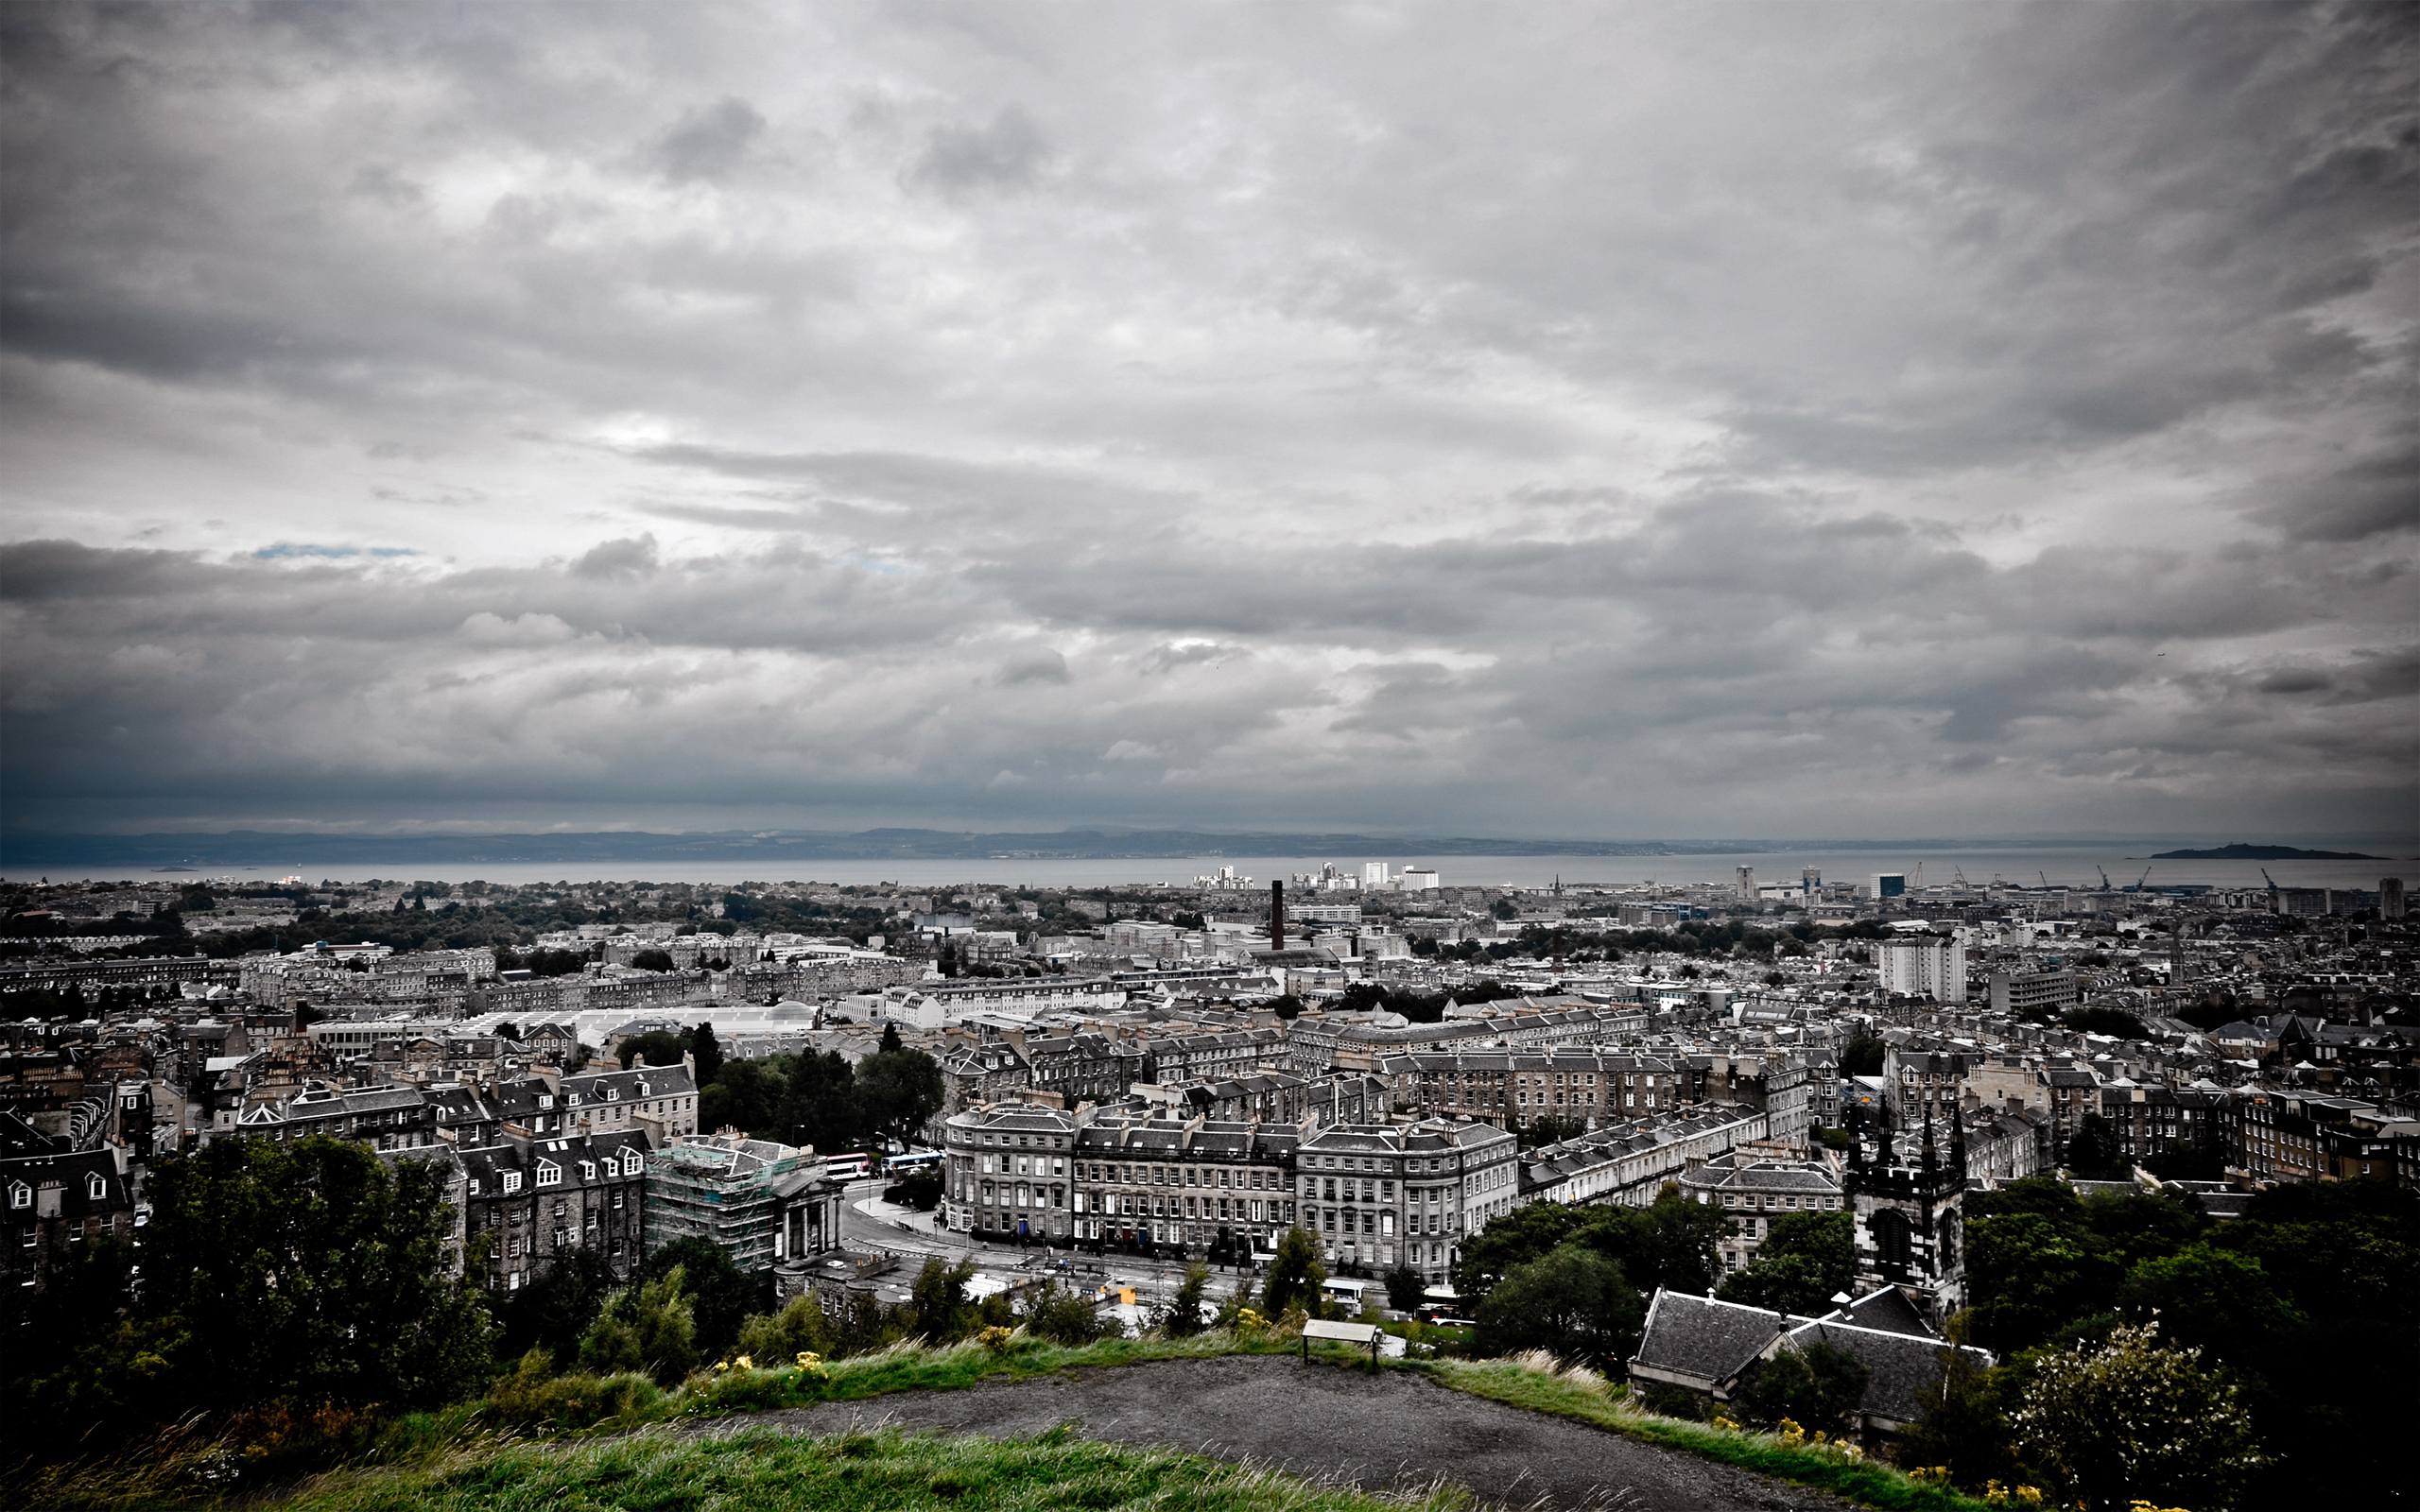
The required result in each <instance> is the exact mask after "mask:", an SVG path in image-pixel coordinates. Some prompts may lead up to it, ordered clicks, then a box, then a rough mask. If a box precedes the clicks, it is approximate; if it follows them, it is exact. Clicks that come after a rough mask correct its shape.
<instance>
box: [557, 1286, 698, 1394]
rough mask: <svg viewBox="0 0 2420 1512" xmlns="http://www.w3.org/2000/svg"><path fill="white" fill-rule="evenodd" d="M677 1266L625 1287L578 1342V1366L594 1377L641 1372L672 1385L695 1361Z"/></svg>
mask: <svg viewBox="0 0 2420 1512" xmlns="http://www.w3.org/2000/svg"><path fill="white" fill-rule="evenodd" d="M683 1280H685V1278H684V1276H683V1271H682V1269H681V1267H680V1266H678V1265H675V1266H673V1267H672V1268H671V1269H670V1270H667V1271H666V1272H665V1273H664V1274H663V1275H661V1276H659V1277H657V1278H656V1279H654V1280H649V1281H644V1282H641V1283H639V1284H637V1285H634V1286H625V1287H623V1288H622V1289H621V1290H620V1291H618V1292H615V1293H614V1296H613V1297H612V1298H611V1299H610V1300H608V1301H607V1302H606V1304H605V1311H604V1312H603V1313H602V1314H600V1315H599V1316H598V1317H597V1319H596V1323H595V1324H594V1325H593V1326H592V1327H591V1328H590V1329H589V1331H588V1334H587V1336H586V1337H584V1338H582V1339H581V1340H580V1341H579V1364H580V1367H581V1368H582V1369H585V1370H591V1371H594V1372H596V1374H598V1375H614V1374H617V1373H619V1372H621V1371H625V1370H640V1371H645V1372H646V1373H647V1374H648V1375H650V1376H653V1377H654V1378H655V1383H656V1384H658V1385H661V1386H670V1385H677V1384H679V1383H680V1382H681V1381H682V1380H683V1378H685V1377H686V1376H687V1375H688V1374H689V1372H690V1371H691V1370H692V1369H694V1368H696V1366H697V1364H698V1348H697V1325H696V1320H695V1317H694V1315H693V1314H692V1312H691V1309H690V1302H689V1297H688V1294H687V1292H686V1291H685V1290H684V1288H683Z"/></svg>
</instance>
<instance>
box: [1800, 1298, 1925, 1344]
mask: <svg viewBox="0 0 2420 1512" xmlns="http://www.w3.org/2000/svg"><path fill="white" fill-rule="evenodd" d="M1824 1318H1825V1319H1826V1320H1837V1321H1839V1322H1842V1323H1853V1324H1855V1325H1857V1326H1858V1328H1863V1329H1875V1330H1877V1331H1879V1332H1884V1333H1904V1334H1906V1335H1908V1336H1909V1337H1910V1338H1920V1339H1938V1338H1940V1337H1941V1335H1940V1333H1938V1332H1935V1331H1934V1329H1933V1326H1932V1324H1931V1322H1930V1321H1929V1320H1927V1318H1926V1317H1925V1315H1924V1314H1922V1313H1920V1312H1918V1311H1916V1304H1915V1303H1913V1302H1910V1301H1909V1300H1908V1294H1907V1293H1905V1292H1902V1291H1901V1290H1899V1288H1897V1287H1895V1286H1877V1287H1876V1288H1875V1289H1874V1290H1873V1291H1870V1292H1868V1293H1866V1294H1865V1295H1864V1296H1863V1297H1858V1298H1857V1300H1855V1301H1853V1302H1851V1303H1849V1305H1848V1306H1846V1307H1843V1308H1841V1309H1839V1310H1837V1311H1835V1312H1831V1313H1826V1314H1824Z"/></svg>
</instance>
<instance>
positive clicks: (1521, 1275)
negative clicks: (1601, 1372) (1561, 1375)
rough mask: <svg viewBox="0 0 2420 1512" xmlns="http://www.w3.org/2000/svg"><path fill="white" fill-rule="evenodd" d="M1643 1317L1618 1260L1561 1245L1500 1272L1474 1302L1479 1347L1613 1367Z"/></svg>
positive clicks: (1633, 1342)
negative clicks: (1482, 1296)
mask: <svg viewBox="0 0 2420 1512" xmlns="http://www.w3.org/2000/svg"><path fill="white" fill-rule="evenodd" d="M1646 1317H1647V1304H1646V1303H1645V1302H1644V1301H1642V1300H1640V1298H1639V1295H1638V1292H1637V1289H1636V1288H1634V1287H1633V1286H1632V1285H1631V1283H1630V1280H1629V1278H1627V1277H1625V1276H1624V1275H1623V1274H1622V1268H1621V1266H1620V1265H1619V1264H1618V1263H1616V1262H1614V1261H1611V1260H1608V1259H1606V1258H1605V1257H1604V1256H1602V1255H1600V1254H1598V1253H1597V1252H1596V1251H1594V1250H1592V1249H1586V1248H1582V1246H1578V1245H1565V1246H1563V1247H1561V1248H1559V1249H1556V1250H1553V1251H1552V1252H1550V1253H1548V1254H1547V1255H1544V1256H1541V1257H1540V1258H1539V1259H1536V1260H1532V1261H1529V1262H1527V1263H1523V1264H1519V1265H1515V1266H1513V1269H1512V1270H1510V1271H1508V1272H1506V1273H1505V1277H1504V1279H1503V1280H1500V1281H1498V1282H1496V1283H1495V1290H1493V1291H1491V1292H1489V1293H1488V1294H1487V1299H1486V1300H1485V1301H1483V1302H1481V1303H1480V1304H1479V1308H1478V1341H1477V1342H1478V1349H1479V1352H1481V1353H1482V1354H1511V1353H1513V1351H1515V1350H1519V1349H1545V1350H1547V1352H1548V1353H1550V1354H1554V1355H1558V1356H1561V1357H1562V1358H1564V1359H1567V1360H1572V1359H1576V1360H1584V1361H1586V1362H1587V1363H1588V1364H1590V1365H1593V1366H1598V1367H1599V1368H1600V1369H1611V1370H1616V1371H1618V1370H1620V1369H1621V1368H1622V1364H1623V1362H1624V1361H1626V1360H1628V1359H1629V1358H1630V1354H1631V1351H1632V1350H1633V1349H1635V1348H1636V1347H1637V1345H1638V1332H1639V1328H1640V1325H1641V1324H1642V1323H1644V1322H1645V1320H1646Z"/></svg>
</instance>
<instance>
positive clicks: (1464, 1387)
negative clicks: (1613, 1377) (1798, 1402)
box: [1406, 1353, 1988, 1512]
mask: <svg viewBox="0 0 2420 1512" xmlns="http://www.w3.org/2000/svg"><path fill="white" fill-rule="evenodd" d="M1406 1368H1409V1369H1415V1370H1419V1371H1422V1372H1424V1373H1426V1375H1428V1376H1429V1377H1430V1378H1431V1379H1433V1380H1435V1381H1437V1382H1438V1383H1441V1384H1443V1385H1446V1386H1450V1387H1452V1388H1453V1389H1454V1390H1456V1391H1463V1392H1468V1393H1469V1394H1470V1395H1472V1396H1474V1397H1485V1398H1487V1399H1488V1400H1491V1401H1500V1402H1503V1403H1504V1404H1506V1405H1507V1406H1512V1407H1520V1408H1524V1409H1526V1410H1528V1411H1530V1412H1538V1413H1545V1414H1547V1415H1548V1416H1550V1417H1564V1418H1569V1419H1570V1420H1572V1421H1574V1422H1581V1423H1586V1424H1588V1425H1589V1426H1590V1427H1592V1428H1601V1429H1604V1430H1605V1431H1607V1432H1609V1433H1616V1434H1620V1435H1623V1436H1624V1437H1626V1438H1634V1439H1637V1440H1638V1441H1639V1442H1641V1443H1646V1444H1654V1445H1658V1446H1660V1447H1662V1448H1666V1449H1677V1450H1682V1451H1685V1452H1688V1453H1691V1454H1697V1455H1700V1456H1702V1457H1703V1458H1706V1459H1711V1460H1719V1461H1720V1462H1721V1463H1723V1464H1725V1465H1733V1466H1737V1468H1739V1469H1746V1470H1755V1471H1757V1472H1758V1473H1760V1474H1764V1475H1770V1476H1772V1477H1773V1478H1774V1479H1775V1480H1782V1481H1790V1482H1794V1483H1795V1484H1797V1485H1800V1486H1812V1487H1814V1488H1815V1489H1817V1490H1821V1491H1827V1492H1830V1493H1831V1494H1832V1495H1834V1496H1838V1497H1840V1498H1841V1499H1843V1500H1845V1501H1850V1502H1858V1503H1863V1504H1865V1505H1867V1506H1871V1507H1879V1508H1882V1509H1884V1512H1988V1509H1987V1508H1986V1507H1985V1505H1984V1503H1981V1502H1979V1501H1978V1500H1976V1499H1975V1498H1973V1497H1970V1496H1966V1495H1964V1494H1962V1493H1961V1492H1958V1491H1955V1490H1952V1489H1950V1488H1949V1487H1947V1486H1935V1485H1929V1484H1927V1483H1925V1482H1921V1481H1917V1480H1915V1479H1913V1478H1911V1477H1910V1476H1909V1475H1908V1474H1907V1472H1905V1471H1904V1470H1900V1469H1896V1468H1894V1467H1893V1466H1890V1465H1883V1464H1877V1463H1876V1462H1875V1461H1873V1460H1870V1459H1864V1458H1857V1457H1852V1456H1850V1455H1849V1454H1846V1453H1844V1452H1841V1451H1839V1450H1836V1449H1831V1448H1828V1447H1824V1446H1819V1445H1814V1444H1804V1443H1802V1444H1789V1443H1785V1442H1783V1441H1782V1439H1781V1438H1780V1437H1779V1436H1778V1435H1773V1434H1758V1433H1744V1432H1740V1431H1737V1430H1735V1429H1728V1428H1717V1427H1714V1426H1713V1425H1711V1424H1708V1423H1698V1422H1690V1421H1688V1420H1687V1419H1686V1418H1682V1417H1663V1416H1661V1415H1660V1414H1656V1413H1651V1412H1648V1411H1645V1410H1644V1409H1642V1408H1640V1407H1639V1406H1637V1405H1636V1404H1635V1403H1634V1402H1633V1401H1631V1400H1629V1398H1628V1397H1627V1396H1625V1395H1622V1394H1620V1393H1619V1392H1617V1391H1616V1390H1615V1389H1614V1388H1612V1387H1611V1386H1609V1385H1608V1384H1607V1383H1606V1382H1605V1381H1604V1379H1603V1378H1602V1377H1600V1376H1599V1375H1597V1374H1596V1373H1595V1372H1593V1371H1588V1370H1566V1369H1564V1368H1562V1367H1560V1366H1558V1365H1557V1364H1556V1362H1555V1361H1554V1360H1552V1359H1551V1358H1549V1357H1547V1356H1546V1355H1544V1354H1537V1353H1532V1354H1530V1355H1524V1356H1520V1357H1517V1358H1514V1359H1509V1360H1433V1361H1421V1362H1416V1363H1413V1364H1410V1365H1409V1366H1406Z"/></svg>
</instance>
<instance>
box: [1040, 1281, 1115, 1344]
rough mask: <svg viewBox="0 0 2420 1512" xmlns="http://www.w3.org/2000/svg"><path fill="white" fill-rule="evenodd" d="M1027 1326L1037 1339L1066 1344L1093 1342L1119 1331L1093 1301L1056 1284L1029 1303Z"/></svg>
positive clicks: (1113, 1322)
mask: <svg viewBox="0 0 2420 1512" xmlns="http://www.w3.org/2000/svg"><path fill="white" fill-rule="evenodd" d="M1025 1326H1026V1329H1027V1332H1030V1333H1032V1334H1033V1335H1034V1336H1035V1337H1036V1338H1043V1339H1048V1340H1049V1341H1050V1342H1051V1343H1053V1344H1067V1345H1079V1344H1090V1343H1092V1342H1093V1341H1094V1340H1095V1339H1102V1338H1107V1337H1108V1336H1109V1335H1111V1334H1113V1333H1115V1332H1118V1325H1117V1324H1116V1322H1115V1321H1114V1320H1113V1319H1110V1318H1105V1317H1103V1316H1101V1315H1100V1314H1099V1313H1098V1312H1097V1311H1095V1310H1094V1308H1093V1304H1092V1303H1091V1302H1089V1301H1087V1300H1085V1299H1084V1298H1083V1297H1079V1296H1077V1295H1076V1294H1075V1293H1073V1292H1063V1291H1060V1290H1059V1289H1057V1288H1056V1287H1052V1288H1050V1289H1049V1290H1047V1291H1046V1292H1044V1293H1043V1294H1042V1295H1041V1296H1039V1297H1035V1298H1034V1299H1033V1300H1031V1301H1030V1302H1029V1303H1028V1304H1027V1307H1026V1313H1025Z"/></svg>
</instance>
